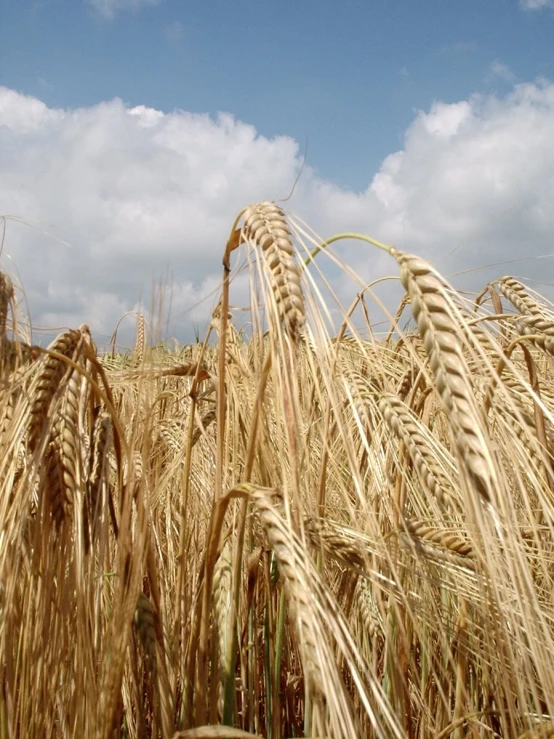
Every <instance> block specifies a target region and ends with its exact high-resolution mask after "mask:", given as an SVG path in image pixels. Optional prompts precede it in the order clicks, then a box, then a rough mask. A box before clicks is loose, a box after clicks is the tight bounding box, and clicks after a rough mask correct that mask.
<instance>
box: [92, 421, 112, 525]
mask: <svg viewBox="0 0 554 739" xmlns="http://www.w3.org/2000/svg"><path fill="white" fill-rule="evenodd" d="M111 435H112V418H111V416H110V414H109V413H107V412H106V411H102V412H101V413H99V414H98V416H97V418H96V420H95V422H94V427H93V431H92V447H91V450H90V462H89V470H90V472H89V476H88V480H87V488H86V507H87V512H88V520H89V522H90V528H91V532H92V538H93V539H94V538H95V532H96V527H97V520H98V517H99V515H100V513H101V511H100V510H99V502H100V499H101V492H102V484H103V482H104V478H105V475H106V470H107V465H108V453H109V449H110V443H111Z"/></svg>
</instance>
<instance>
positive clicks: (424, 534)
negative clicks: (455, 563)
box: [403, 518, 473, 557]
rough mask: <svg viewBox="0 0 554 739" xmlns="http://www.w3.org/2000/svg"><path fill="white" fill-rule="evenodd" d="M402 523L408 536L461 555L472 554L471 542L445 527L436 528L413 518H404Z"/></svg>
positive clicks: (470, 555)
mask: <svg viewBox="0 0 554 739" xmlns="http://www.w3.org/2000/svg"><path fill="white" fill-rule="evenodd" d="M403 524H404V526H405V528H406V530H407V531H408V533H409V534H410V536H413V537H415V538H417V539H420V540H422V541H427V542H429V543H430V544H434V545H435V546H439V547H442V548H443V549H448V550H449V551H451V552H454V553H455V554H459V555H461V556H462V557H472V556H473V548H472V546H471V544H470V543H469V542H468V541H467V540H466V539H464V538H462V537H461V536H460V535H459V534H456V533H454V532H452V531H448V530H447V529H438V528H437V527H436V526H429V524H428V523H426V522H425V521H417V520H416V519H413V518H410V519H405V520H404V522H403Z"/></svg>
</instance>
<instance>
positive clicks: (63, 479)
mask: <svg viewBox="0 0 554 739" xmlns="http://www.w3.org/2000/svg"><path fill="white" fill-rule="evenodd" d="M80 395H81V375H80V374H79V373H78V372H77V371H76V370H74V371H73V372H72V373H71V375H70V377H69V380H68V382H67V386H66V389H65V395H64V397H63V400H62V402H61V404H60V406H59V408H58V409H57V411H56V414H55V416H54V420H53V425H52V431H51V440H50V442H49V444H48V448H47V452H46V468H47V476H46V486H45V490H44V492H45V494H46V495H47V496H48V498H49V501H50V507H51V511H52V517H53V518H54V520H55V521H56V523H58V524H59V523H61V522H62V520H63V518H64V517H65V516H66V515H68V514H69V513H70V511H71V509H72V508H73V505H74V502H75V497H76V492H77V485H78V484H79V399H80Z"/></svg>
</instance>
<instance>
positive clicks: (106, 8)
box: [88, 0, 163, 18]
mask: <svg viewBox="0 0 554 739" xmlns="http://www.w3.org/2000/svg"><path fill="white" fill-rule="evenodd" d="M88 2H89V3H90V5H92V6H93V8H95V10H97V11H98V12H99V13H100V15H102V16H104V18H113V17H114V16H115V14H116V13H118V12H119V11H120V10H130V9H137V8H141V7H142V6H147V5H159V3H161V2H163V0H88Z"/></svg>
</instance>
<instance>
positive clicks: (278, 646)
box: [0, 202, 554, 739]
mask: <svg viewBox="0 0 554 739" xmlns="http://www.w3.org/2000/svg"><path fill="white" fill-rule="evenodd" d="M346 237H348V238H351V239H352V238H357V239H358V241H359V242H360V248H366V249H367V250H368V251H367V253H368V259H370V258H371V255H372V254H373V253H376V250H380V252H383V251H384V252H386V253H387V254H388V257H389V258H390V265H391V272H393V273H394V276H395V278H396V279H397V280H399V284H400V285H401V286H402V290H403V293H404V297H403V298H402V301H401V303H400V305H399V308H398V311H397V313H396V315H393V316H390V317H389V321H388V325H387V326H386V328H385V331H384V332H379V333H377V332H376V331H375V327H374V326H373V325H372V321H371V309H370V308H368V302H369V296H370V295H371V291H372V289H373V286H371V285H370V286H368V287H367V290H362V289H360V291H359V292H358V294H357V295H353V296H352V301H353V302H352V304H351V305H350V306H345V307H340V308H336V307H335V306H332V305H331V304H330V302H329V299H328V298H327V297H326V295H327V294H328V293H325V291H324V288H325V286H326V284H327V283H326V278H325V270H326V268H327V266H326V265H329V264H331V265H332V266H333V268H335V269H336V268H337V265H338V267H339V268H341V269H344V270H345V271H348V267H347V265H340V260H339V259H338V257H336V255H335V256H334V251H333V249H334V246H333V245H334V244H335V243H338V242H340V240H341V239H342V238H346ZM362 242H363V243H362ZM222 251H223V275H222V284H221V294H220V300H219V303H218V306H217V308H216V310H215V311H214V314H213V318H212V322H211V325H210V329H209V331H208V334H207V336H206V339H205V341H203V342H202V343H196V344H192V345H187V346H183V347H180V348H179V349H178V350H175V351H169V350H167V349H164V348H163V347H152V346H151V344H150V342H149V341H148V331H147V330H146V328H145V320H144V317H143V316H142V315H140V316H139V319H138V322H137V334H136V344H135V348H134V350H133V351H132V352H130V353H128V354H127V355H125V356H123V355H118V354H117V353H112V352H106V353H101V352H99V351H98V350H97V348H96V346H95V344H94V341H93V339H92V337H91V333H90V331H89V329H88V328H87V326H84V325H83V326H80V327H79V328H74V329H71V330H68V331H65V332H64V333H62V334H60V335H59V336H58V338H57V339H56V340H55V341H54V342H53V343H52V344H51V345H50V346H49V347H48V349H42V348H40V347H38V346H34V345H32V344H30V343H26V342H25V341H24V340H23V339H22V338H21V336H20V334H19V332H18V323H17V304H16V299H15V291H14V287H13V284H12V281H11V279H10V277H9V276H8V275H7V274H5V273H1V275H0V372H1V385H0V485H1V490H0V652H1V660H0V739H8V738H10V739H11V738H14V739H15V738H16V737H22V738H23V737H41V738H42V737H44V738H45V739H46V738H49V737H52V738H57V737H64V738H65V737H87V738H88V737H90V738H91V739H108V737H109V738H110V739H111V738H113V739H116V738H119V737H121V738H123V737H128V738H129V739H143V738H146V737H163V739H171V738H172V737H176V738H177V737H182V738H183V739H184V738H185V737H188V738H190V739H193V738H194V737H204V739H209V738H210V737H222V738H224V737H229V738H231V737H249V736H258V737H268V738H271V739H286V738H289V737H290V738H292V737H304V736H305V737H319V738H320V739H322V738H323V737H331V738H333V739H335V738H336V739H340V738H344V739H352V737H363V738H365V737H368V739H371V738H372V737H376V738H380V737H385V738H387V737H393V738H400V737H410V738H411V737H417V738H418V739H427V738H430V737H434V738H435V739H444V738H446V737H454V739H462V737H472V738H476V737H483V738H488V737H510V738H511V737H520V738H523V737H527V738H531V737H536V738H538V737H554V669H553V665H554V588H553V584H554V515H553V514H554V467H553V462H554V458H553V448H554V447H553V445H554V377H553V369H554V311H553V310H552V306H551V305H550V304H549V303H548V301H546V300H545V299H544V298H542V297H541V296H540V295H538V294H536V293H534V292H533V291H532V290H530V289H529V288H528V287H526V286H525V285H524V284H522V283H521V282H520V281H518V280H516V279H514V278H513V277H510V276H504V277H500V278H499V279H497V280H496V281H494V282H492V283H490V284H488V285H486V286H484V289H483V291H482V293H480V294H479V295H473V296H468V295H467V294H461V293H460V292H457V291H455V290H454V289H453V288H452V287H451V286H450V285H449V284H448V282H447V281H446V280H445V279H444V278H443V277H442V276H441V274H439V273H438V272H437V271H436V270H435V269H434V268H433V267H432V266H431V265H430V264H428V263H427V262H426V261H425V260H424V259H422V258H420V257H419V256H416V255H412V254H405V253H403V252H400V251H398V250H397V249H394V248H392V247H388V246H386V245H384V244H380V243H379V242H377V241H375V240H373V239H371V238H369V237H366V236H362V235H356V234H341V235H337V236H336V237H332V238H331V239H328V240H327V241H326V242H323V243H320V242H319V241H318V240H317V239H316V238H315V237H314V236H312V235H311V232H310V231H309V230H308V228H307V227H306V226H304V225H303V224H301V223H300V222H298V221H296V220H295V219H294V218H293V217H292V216H289V215H286V214H285V213H284V212H283V210H282V209H280V208H279V207H278V206H276V205H275V204H273V203H269V202H263V203H260V204H258V205H254V206H250V207H249V208H247V209H245V210H244V211H242V212H241V213H240V214H239V215H238V217H237V219H236V221H235V223H234V224H233V226H232V228H231V236H230V238H229V241H228V243H227V246H226V248H225V249H224V250H222ZM239 263H242V264H243V267H242V269H243V272H244V273H246V274H247V275H248V280H249V285H250V296H251V298H250V306H249V310H248V311H247V316H248V318H247V320H245V318H244V316H245V312H244V311H242V312H240V313H239V312H238V311H236V310H235V309H234V306H233V302H232V296H233V283H234V276H235V275H236V270H235V271H233V270H234V267H235V266H236V265H237V264H239ZM327 287H328V285H327ZM337 315H338V319H337Z"/></svg>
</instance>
